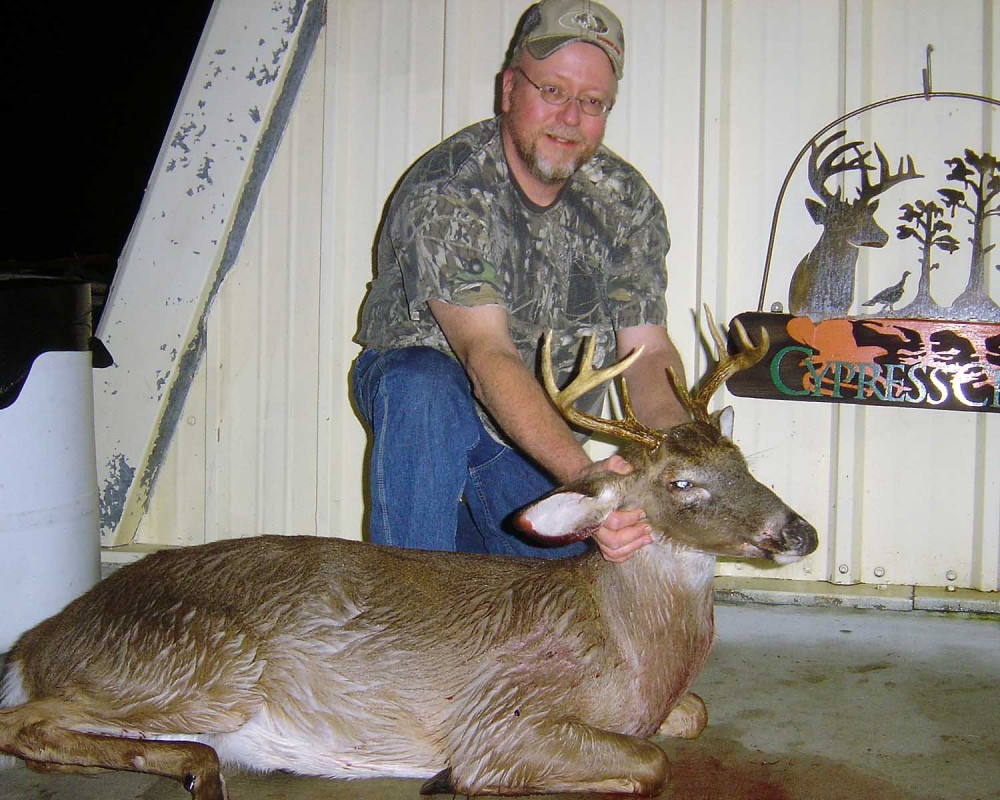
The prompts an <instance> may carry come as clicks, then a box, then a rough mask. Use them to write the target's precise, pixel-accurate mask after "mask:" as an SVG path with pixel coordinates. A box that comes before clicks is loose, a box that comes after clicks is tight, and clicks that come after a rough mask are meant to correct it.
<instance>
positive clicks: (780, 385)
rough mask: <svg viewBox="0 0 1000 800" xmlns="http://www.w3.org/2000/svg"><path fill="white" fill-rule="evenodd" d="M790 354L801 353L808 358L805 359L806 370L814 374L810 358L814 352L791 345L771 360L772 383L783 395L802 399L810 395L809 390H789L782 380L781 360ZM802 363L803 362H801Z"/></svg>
mask: <svg viewBox="0 0 1000 800" xmlns="http://www.w3.org/2000/svg"><path fill="white" fill-rule="evenodd" d="M788 353H801V354H802V355H803V356H805V357H807V358H806V359H805V365H806V368H807V369H808V370H809V372H813V369H812V365H811V362H810V360H809V359H808V356H811V355H812V350H810V349H809V348H808V347H800V346H799V345H789V346H788V347H783V348H782V349H781V350H779V351H778V352H777V353H775V354H774V358H772V359H771V383H772V384H773V385H774V388H775V389H777V390H778V391H779V392H781V393H782V394H787V395H790V396H792V397H801V396H802V395H806V394H809V390H808V389H789V388H788V387H787V386H786V385H785V382H784V381H783V380H781V373H780V368H781V359H783V358H784V357H785V356H786V355H788ZM800 363H802V362H800Z"/></svg>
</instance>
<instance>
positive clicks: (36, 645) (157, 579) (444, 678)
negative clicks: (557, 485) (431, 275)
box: [0, 324, 816, 800]
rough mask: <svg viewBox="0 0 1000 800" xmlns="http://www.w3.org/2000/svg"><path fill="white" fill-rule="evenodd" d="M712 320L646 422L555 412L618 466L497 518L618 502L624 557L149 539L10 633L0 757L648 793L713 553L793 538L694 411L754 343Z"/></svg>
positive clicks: (807, 538) (682, 684)
mask: <svg viewBox="0 0 1000 800" xmlns="http://www.w3.org/2000/svg"><path fill="white" fill-rule="evenodd" d="M712 330H713V336H714V337H715V338H716V342H717V344H718V346H719V352H720V363H719V365H718V367H717V369H716V371H715V372H714V374H713V375H712V377H711V378H710V379H709V380H708V382H707V384H706V385H705V386H703V388H702V390H701V391H700V392H699V393H698V394H696V395H695V396H694V397H691V396H690V395H689V394H688V393H687V392H686V391H684V389H683V387H680V386H678V387H677V388H678V389H679V390H680V394H681V396H682V398H683V399H684V402H685V403H686V404H687V406H688V408H689V410H690V412H691V414H692V415H693V417H694V421H692V422H690V423H686V424H683V425H679V426H677V427H674V428H671V429H670V430H667V431H653V430H649V429H647V428H644V427H643V426H641V425H640V424H639V423H638V421H637V420H636V419H635V417H634V415H633V414H632V411H631V407H630V406H629V405H628V403H627V396H626V398H625V400H624V401H623V405H624V412H623V413H624V417H625V418H624V420H622V421H620V422H609V421H604V420H598V419H595V418H591V417H586V416H582V415H579V414H576V412H570V414H571V416H572V417H573V419H574V420H576V421H577V422H581V423H582V424H584V425H586V426H588V427H591V428H599V429H601V430H604V431H605V432H611V433H614V434H616V435H619V436H624V437H626V438H628V439H631V440H633V444H632V445H631V446H630V448H629V449H628V450H627V453H626V454H627V457H628V458H629V459H631V461H632V463H633V464H634V465H635V467H636V469H635V470H634V471H633V472H632V473H631V474H629V475H618V474H614V475H612V474H604V475H600V476H593V477H590V478H588V479H587V480H585V481H582V482H580V483H577V484H575V485H571V486H566V487H563V488H561V489H558V490H556V491H555V492H553V493H551V494H550V495H548V496H546V497H545V498H543V499H542V500H540V501H538V502H536V503H534V504H533V505H531V506H529V507H528V508H527V510H525V511H523V513H522V514H521V524H522V526H523V527H524V528H525V529H526V530H530V531H533V532H534V533H535V534H537V535H539V536H542V537H549V538H553V539H566V538H583V537H585V536H587V535H588V534H589V532H590V531H592V530H593V529H594V527H595V526H596V525H598V524H599V523H600V522H601V521H602V520H603V519H604V518H605V517H606V516H607V515H608V514H610V513H611V512H612V511H613V510H615V509H616V508H619V507H637V506H641V507H642V508H644V509H645V511H646V514H647V516H648V518H649V522H650V523H651V525H652V526H653V528H654V534H653V537H654V541H653V543H652V544H650V545H647V546H646V547H644V548H643V549H641V550H640V551H639V552H638V553H636V554H635V555H633V556H632V558H631V559H629V560H628V561H627V562H625V563H623V564H614V563H611V562H608V561H605V560H604V559H603V558H602V557H601V556H600V555H599V554H597V553H596V552H591V553H589V554H587V555H583V556H579V557H575V558H569V559H564V560H555V561H548V560H531V559H511V558H500V557H495V556H471V555H462V554H454V553H450V554H449V553H431V552H418V551H406V550H396V549H392V548H386V547H378V546H374V545H368V544H363V543H360V542H352V541H345V540H340V539H333V538H319V537H283V536H265V537H256V538H247V539H237V540H230V541H220V542H215V543H212V544H206V545H202V546H198V547H188V548H179V549H176V550H169V551H161V552H159V553H156V554H154V555H150V556H147V557H146V558H144V559H143V560H141V561H139V562H137V563H135V564H132V565H130V566H127V567H124V568H122V569H121V570H119V571H118V572H116V573H114V574H113V575H111V576H110V577H109V578H107V579H106V580H104V581H103V582H102V583H100V584H98V586H96V587H95V588H94V589H92V590H91V591H90V592H89V593H87V594H86V595H84V596H83V597H81V598H80V599H78V600H76V601H75V602H73V603H72V604H70V605H69V606H68V607H67V608H66V609H65V610H63V611H62V612H61V613H59V614H58V615H56V616H54V617H52V618H50V619H48V620H46V621H45V622H42V623H41V624H40V625H38V627H36V628H34V629H33V630H31V631H29V632H28V633H26V634H25V635H24V636H23V637H22V639H21V640H20V641H19V643H18V644H17V645H16V647H15V649H14V650H13V651H12V653H11V655H10V658H9V661H8V664H7V674H6V677H5V680H4V684H3V691H4V697H5V700H4V704H5V708H4V709H3V710H0V752H3V753H7V754H10V755H13V756H16V757H18V758H21V759H24V760H25V761H26V762H27V763H28V764H29V766H33V767H35V768H39V769H50V770H59V771H67V770H68V771H75V770H79V769H80V768H86V767H103V768H110V769H119V770H132V771H138V772H146V773H153V774H159V775H166V776H168V777H171V778H174V779H176V780H178V781H180V782H182V783H183V785H184V786H185V787H186V788H187V789H188V790H189V791H190V792H191V795H192V797H193V798H196V800H218V799H219V798H222V797H224V796H225V789H224V783H223V780H222V777H221V776H220V773H219V762H220V760H221V762H222V763H224V764H229V765H233V766H242V767H247V768H250V769H253V770H287V771H290V772H295V773H301V774H307V775H322V776H329V777H336V778H364V777H372V776H412V777H427V778H430V779H431V780H429V781H428V782H427V783H426V784H425V785H424V789H423V790H422V792H423V793H425V794H431V793H436V792H447V793H459V794H466V795H477V794H508V795H509V794H534V793H543V792H544V793H551V792H585V791H591V792H621V793H635V794H639V795H655V794H656V793H657V792H659V791H660V790H661V788H662V787H663V786H664V784H665V781H666V779H667V759H666V756H665V755H664V753H663V751H662V750H660V749H659V748H658V747H657V746H656V745H654V744H652V743H651V742H649V741H647V740H646V737H648V736H650V735H652V734H655V733H656V732H657V731H658V730H660V731H661V732H664V733H673V734H676V735H686V736H696V735H697V734H698V733H700V732H701V728H702V727H703V726H704V724H705V719H706V718H705V715H704V705H703V704H702V702H701V700H700V699H698V698H697V697H696V696H695V695H692V694H690V693H688V689H689V687H690V686H691V683H692V681H693V680H694V678H695V676H696V675H697V673H698V671H699V669H700V668H701V666H702V664H703V663H704V661H705V658H706V656H707V654H708V651H709V648H710V646H711V643H712V635H713V634H712V629H713V622H712V577H713V572H714V556H715V555H723V556H730V557H740V558H764V559H770V560H772V561H776V562H781V563H784V562H789V561H794V560H796V559H798V558H801V557H802V556H804V555H807V554H808V553H810V552H812V551H813V550H814V549H815V547H816V531H815V530H814V529H813V528H812V526H810V525H809V524H808V523H807V522H806V521H805V520H803V519H802V518H801V517H799V516H798V515H797V514H795V513H794V512H793V511H791V510H790V509H789V508H788V506H786V505H785V504H784V503H783V502H782V501H781V500H779V499H778V498H777V497H776V496H775V495H774V494H773V493H772V492H771V491H770V490H768V489H767V488H765V487H764V486H762V485H761V484H760V483H758V482H757V481H755V480H754V479H753V478H752V477H751V475H750V473H749V472H748V470H747V467H746V464H745V463H744V460H743V457H742V456H741V454H740V452H739V450H738V449H737V448H736V446H735V445H734V444H733V443H732V442H731V441H730V440H729V439H728V438H726V437H724V436H723V434H722V433H721V432H720V430H719V428H718V427H717V426H716V424H715V422H714V421H713V420H712V419H711V418H710V416H709V414H708V410H707V406H708V400H709V397H710V396H711V394H712V392H713V391H714V390H715V389H716V388H718V387H719V386H720V385H721V384H722V382H723V381H724V380H725V379H726V377H727V376H728V375H729V374H732V373H733V372H735V371H737V370H739V369H741V368H745V367H746V366H749V365H750V364H752V363H753V362H755V361H756V360H757V359H759V358H760V357H761V356H762V355H763V353H764V351H765V350H766V349H767V342H766V341H764V342H762V343H761V345H759V346H758V347H752V346H751V343H750V342H749V340H748V339H747V338H746V335H745V333H743V334H742V338H743V345H744V347H745V349H744V350H743V352H741V353H740V354H738V355H736V356H734V357H730V356H727V355H725V350H724V349H723V347H722V344H721V337H720V336H719V334H718V332H717V331H716V330H715V326H714V324H712ZM762 334H763V332H762ZM592 353H593V351H592V349H591V351H590V352H589V353H588V358H587V359H586V361H585V362H584V363H585V364H587V365H589V364H590V360H591V357H592ZM636 355H637V354H633V355H632V356H630V359H631V358H634V357H635V356H636ZM628 363H629V361H628V360H625V361H623V362H620V363H619V364H617V365H615V366H614V367H612V368H609V370H599V371H593V370H591V369H589V366H588V368H585V370H584V373H583V374H582V375H581V376H579V377H578V379H577V380H576V381H574V383H573V384H572V385H571V386H570V387H567V389H565V390H564V391H563V392H562V393H559V394H558V399H557V403H558V404H559V405H561V406H563V407H565V408H567V409H568V408H569V407H570V406H571V404H572V403H573V401H574V399H575V398H576V397H577V396H578V395H579V394H580V392H582V391H583V390H585V389H587V388H589V387H593V386H596V385H599V384H600V383H602V382H604V381H606V380H609V379H611V378H612V377H613V375H615V374H617V373H618V372H621V371H622V370H623V369H624V368H625V366H627V364H628ZM665 720H666V722H664V721H665ZM661 725H662V726H663V727H662V728H661Z"/></svg>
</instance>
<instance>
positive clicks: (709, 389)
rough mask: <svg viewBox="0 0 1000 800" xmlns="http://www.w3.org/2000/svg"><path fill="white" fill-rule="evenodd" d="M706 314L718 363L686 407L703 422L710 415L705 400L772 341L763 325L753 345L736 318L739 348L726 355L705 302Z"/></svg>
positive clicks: (745, 367) (720, 335) (744, 367)
mask: <svg viewBox="0 0 1000 800" xmlns="http://www.w3.org/2000/svg"><path fill="white" fill-rule="evenodd" d="M705 316H706V318H707V321H708V327H709V330H710V331H711V333H712V340H713V341H714V342H715V349H716V357H717V363H716V365H715V368H714V369H713V370H712V372H711V373H709V375H708V376H707V377H706V378H705V380H704V382H703V383H702V385H701V388H700V389H699V390H698V392H697V394H696V395H695V396H694V398H693V400H692V401H691V403H692V405H691V407H689V408H688V410H689V411H690V412H691V415H692V416H693V417H694V418H695V419H698V420H701V421H702V422H706V421H708V420H709V419H710V418H711V417H710V415H709V413H708V403H709V401H710V400H711V399H712V396H713V395H714V394H715V393H716V392H717V391H718V390H719V388H720V387H721V386H722V385H723V384H724V383H725V382H726V381H727V380H729V379H730V378H731V377H732V376H733V375H735V374H736V373H737V372H742V371H743V370H745V369H749V368H750V367H752V366H753V365H754V364H756V363H757V362H758V361H760V360H761V359H762V358H763V357H764V355H765V354H766V353H767V350H768V348H769V347H770V346H771V340H770V338H769V337H768V335H767V331H766V330H764V328H761V329H760V343H759V344H756V345H755V344H754V343H753V342H752V341H751V340H750V337H749V336H748V335H747V332H746V328H744V327H743V323H741V322H740V321H739V320H735V323H734V326H733V327H734V328H735V329H736V338H737V339H738V340H739V343H740V351H739V352H738V353H737V354H736V355H729V353H728V351H727V349H726V345H725V342H724V341H723V339H722V334H721V333H720V332H719V329H718V328H717V327H716V325H715V320H714V319H713V318H712V312H711V310H710V309H709V307H708V305H707V304H706V305H705ZM678 397H680V395H678ZM681 402H684V399H683V397H681Z"/></svg>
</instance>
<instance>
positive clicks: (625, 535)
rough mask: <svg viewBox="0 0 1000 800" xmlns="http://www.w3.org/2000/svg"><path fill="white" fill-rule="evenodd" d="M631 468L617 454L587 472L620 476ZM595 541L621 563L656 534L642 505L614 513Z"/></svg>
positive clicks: (617, 562) (610, 556)
mask: <svg viewBox="0 0 1000 800" xmlns="http://www.w3.org/2000/svg"><path fill="white" fill-rule="evenodd" d="M631 471H632V465H631V464H629V463H628V461H626V460H625V459H624V458H622V457H621V456H619V455H614V456H611V457H610V458H606V459H604V460H603V461H597V462H595V463H594V464H592V465H591V466H590V467H589V468H588V469H587V470H586V473H587V474H589V473H592V472H617V473H618V474H619V475H628V474H629V473H630V472H631ZM594 541H596V542H597V547H598V549H599V550H600V551H601V555H602V556H604V558H606V559H607V560H608V561H613V562H615V563H616V564H620V563H621V562H623V561H626V560H627V559H628V558H629V557H630V556H631V555H632V554H633V553H634V552H635V551H636V550H638V549H639V548H640V547H644V546H646V545H647V544H650V543H651V542H652V541H653V537H652V536H651V535H650V527H649V524H648V523H647V522H646V514H645V512H643V510H642V509H641V508H629V509H622V510H620V511H614V512H612V514H611V516H609V517H608V518H607V519H606V520H605V521H604V524H603V525H601V527H600V528H598V529H597V532H596V533H595V534H594Z"/></svg>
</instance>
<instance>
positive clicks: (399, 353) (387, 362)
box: [380, 347, 472, 409]
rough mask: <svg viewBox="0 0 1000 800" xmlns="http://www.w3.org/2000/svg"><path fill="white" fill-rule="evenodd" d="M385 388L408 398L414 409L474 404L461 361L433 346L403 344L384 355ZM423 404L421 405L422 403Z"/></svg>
mask: <svg viewBox="0 0 1000 800" xmlns="http://www.w3.org/2000/svg"><path fill="white" fill-rule="evenodd" d="M381 359H382V362H383V363H382V364H381V365H380V366H381V372H382V376H381V382H382V387H381V388H382V391H383V392H387V393H389V394H391V395H393V396H396V397H401V398H406V403H407V405H408V406H409V407H411V408H414V409H416V408H422V407H424V404H428V405H430V404H433V405H435V406H437V407H441V406H446V407H451V406H453V405H454V404H456V403H458V404H461V405H466V404H469V403H471V400H472V393H471V390H470V388H469V380H468V378H467V377H466V374H465V370H464V369H462V366H461V364H459V363H458V362H457V361H455V360H454V359H452V358H449V357H448V356H446V355H445V354H444V353H442V352H439V351H438V350H435V349H433V348H431V347H402V348H399V349H397V350H390V351H388V352H387V353H384V354H383V355H382V356H381ZM418 404H419V405H418Z"/></svg>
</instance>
